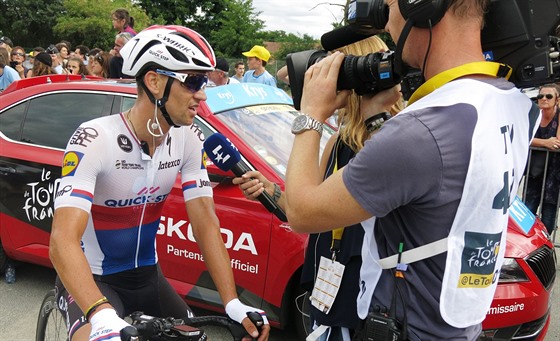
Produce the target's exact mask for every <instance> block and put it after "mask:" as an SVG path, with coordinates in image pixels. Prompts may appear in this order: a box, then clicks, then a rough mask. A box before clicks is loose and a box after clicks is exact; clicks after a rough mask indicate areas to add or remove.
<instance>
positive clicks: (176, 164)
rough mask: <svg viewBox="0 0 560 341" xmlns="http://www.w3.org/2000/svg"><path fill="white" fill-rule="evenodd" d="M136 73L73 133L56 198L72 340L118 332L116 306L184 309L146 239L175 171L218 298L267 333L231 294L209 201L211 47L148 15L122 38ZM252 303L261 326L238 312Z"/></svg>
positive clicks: (122, 311)
mask: <svg viewBox="0 0 560 341" xmlns="http://www.w3.org/2000/svg"><path fill="white" fill-rule="evenodd" d="M121 55H122V56H123V58H124V64H123V73H124V74H127V75H129V76H133V77H136V81H137V87H138V98H137V99H136V101H135V103H134V105H133V106H132V108H131V109H130V110H128V111H126V112H122V113H120V114H119V115H112V116H107V117H102V118H98V119H94V120H91V121H89V122H85V123H83V124H82V125H81V126H80V127H79V128H78V129H77V130H76V132H75V133H74V135H73V136H72V137H71V138H70V140H69V142H68V145H67V149H66V153H65V155H64V161H63V168H62V178H61V182H60V187H59V191H58V193H57V198H56V200H55V213H54V219H53V226H52V233H51V240H50V258H51V260H52V263H53V265H54V267H55V269H56V271H57V275H58V276H57V281H56V289H57V302H58V305H59V308H60V309H61V311H63V312H65V313H66V317H67V319H66V320H67V327H68V332H69V337H70V338H71V339H73V340H76V339H86V338H87V336H88V335H89V339H90V340H101V339H103V340H110V339H112V338H114V339H120V338H119V331H120V330H121V329H122V328H123V327H125V326H126V325H127V323H126V322H125V321H124V320H122V317H123V316H126V315H127V314H129V313H131V312H133V311H137V310H140V311H143V312H145V313H146V314H149V315H153V316H163V317H167V316H173V317H175V318H188V316H192V312H191V310H190V308H189V307H188V305H187V304H186V303H185V302H184V301H183V300H182V299H181V297H180V296H179V295H178V294H177V293H176V292H175V291H174V290H173V288H172V287H171V285H170V284H169V283H168V282H167V280H166V279H165V278H164V277H163V275H162V272H161V269H160V267H159V265H158V261H157V260H158V257H157V253H156V246H155V239H156V231H157V229H158V226H159V222H160V215H161V210H162V208H163V204H164V202H165V199H166V198H167V196H168V194H169V192H170V190H171V188H172V187H173V184H174V183H175V179H176V177H177V174H178V173H179V172H181V180H182V184H183V196H184V200H185V206H186V210H187V213H188V216H189V220H190V224H191V225H192V228H193V233H194V236H195V238H196V240H197V243H198V245H199V247H200V250H201V252H202V254H203V257H204V261H205V263H206V266H207V268H208V270H209V272H210V274H211V276H212V278H213V280H214V283H215V284H216V287H217V289H218V291H219V293H220V297H221V299H222V301H223V302H224V303H226V304H225V308H226V313H227V314H228V315H229V316H230V317H231V318H232V319H233V320H235V321H238V322H240V323H242V324H243V326H244V327H245V329H246V330H247V332H248V333H249V335H251V336H253V337H257V336H258V337H259V341H261V340H267V339H268V334H269V331H270V326H269V324H268V321H267V319H266V315H265V313H264V312H263V311H262V310H260V309H256V308H253V307H250V306H246V305H244V304H243V303H241V302H240V301H239V299H238V298H237V294H236V291H235V283H234V278H233V273H232V270H231V267H230V260H229V255H228V253H227V251H226V249H225V246H224V243H223V240H222V237H221V234H220V230H219V226H220V225H219V221H218V218H217V216H216V213H215V211H214V203H213V200H212V188H211V187H210V185H209V183H210V182H209V180H208V174H207V172H206V168H205V163H204V152H203V146H202V140H203V137H202V136H201V135H200V131H199V130H198V127H197V126H196V125H195V124H193V120H194V117H195V116H196V110H197V108H198V106H199V103H200V102H201V101H204V100H205V99H206V94H205V93H204V86H205V85H206V83H207V81H208V77H207V73H208V72H210V71H212V70H214V66H215V56H214V52H213V50H212V48H211V47H210V45H209V44H208V43H207V41H206V40H205V39H204V38H203V37H202V36H201V35H199V34H198V33H197V32H195V31H193V30H190V29H188V28H185V27H182V26H152V27H149V28H147V29H145V30H144V31H142V32H140V33H139V34H138V35H136V36H135V37H134V38H132V39H131V41H130V42H129V43H128V44H126V45H125V46H124V47H123V49H122V50H121ZM249 312H258V313H259V314H260V315H261V316H262V318H263V322H264V325H263V327H262V328H261V330H260V334H259V331H258V330H257V328H256V327H255V325H254V324H253V323H252V322H251V320H249V319H248V318H247V313H249Z"/></svg>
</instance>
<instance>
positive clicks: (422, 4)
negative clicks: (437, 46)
mask: <svg viewBox="0 0 560 341" xmlns="http://www.w3.org/2000/svg"><path fill="white" fill-rule="evenodd" d="M448 7H449V0H399V10H400V11H401V14H402V16H403V17H404V18H405V19H408V20H411V21H412V22H413V24H414V27H420V28H428V27H430V22H431V26H435V25H436V24H437V23H438V22H439V21H440V20H441V18H443V16H444V15H445V12H447V8H448Z"/></svg>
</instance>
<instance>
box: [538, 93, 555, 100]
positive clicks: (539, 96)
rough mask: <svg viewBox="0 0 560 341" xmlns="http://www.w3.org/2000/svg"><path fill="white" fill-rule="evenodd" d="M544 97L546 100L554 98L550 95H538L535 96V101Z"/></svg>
mask: <svg viewBox="0 0 560 341" xmlns="http://www.w3.org/2000/svg"><path fill="white" fill-rule="evenodd" d="M544 97H546V99H553V98H554V96H553V95H551V94H546V95H543V94H539V95H537V99H543V98H544Z"/></svg>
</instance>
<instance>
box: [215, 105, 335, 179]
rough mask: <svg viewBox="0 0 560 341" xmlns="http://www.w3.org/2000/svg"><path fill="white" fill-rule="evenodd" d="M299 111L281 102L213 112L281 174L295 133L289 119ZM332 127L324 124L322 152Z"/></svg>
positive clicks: (283, 175)
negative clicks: (217, 112) (292, 131)
mask: <svg viewBox="0 0 560 341" xmlns="http://www.w3.org/2000/svg"><path fill="white" fill-rule="evenodd" d="M299 114H300V113H299V112H298V111H297V110H295V109H294V108H293V107H292V106H289V105H284V104H276V105H256V106H250V107H245V108H239V109H234V110H229V111H224V112H221V113H219V114H217V115H216V117H217V118H219V119H220V120H221V121H223V122H224V123H225V124H227V125H228V126H229V127H230V128H231V129H232V130H233V131H235V133H236V134H237V135H238V136H239V137H240V138H241V139H242V140H243V141H245V142H246V143H247V145H248V146H250V147H251V148H253V149H254V150H255V151H256V152H257V154H259V155H260V156H261V157H262V158H263V160H265V161H266V162H267V163H268V164H269V165H270V166H271V167H272V169H274V170H275V171H276V172H277V173H278V174H279V175H280V176H281V177H282V178H284V177H285V175H286V168H287V164H288V158H289V157H290V152H291V150H292V144H293V142H294V135H293V134H292V133H291V128H292V122H293V121H294V118H295V117H296V116H297V115H299ZM333 133H334V131H333V130H332V129H330V128H328V127H326V126H325V129H324V133H323V135H322V137H321V151H320V152H321V153H322V152H323V149H324V147H325V145H326V143H327V141H328V140H329V137H330V136H331V135H332V134H333Z"/></svg>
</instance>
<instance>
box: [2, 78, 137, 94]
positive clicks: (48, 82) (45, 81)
mask: <svg viewBox="0 0 560 341" xmlns="http://www.w3.org/2000/svg"><path fill="white" fill-rule="evenodd" d="M111 87H112V88H111ZM73 89H82V90H86V89H87V90H105V91H107V90H113V91H115V92H124V93H129V94H136V82H135V81H134V80H133V79H104V78H100V77H95V76H81V75H46V76H37V77H30V78H26V79H21V80H17V81H14V82H12V84H10V86H8V87H7V88H6V90H4V92H2V96H5V95H19V96H21V95H23V96H25V95H26V94H29V93H41V92H49V91H54V90H73Z"/></svg>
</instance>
